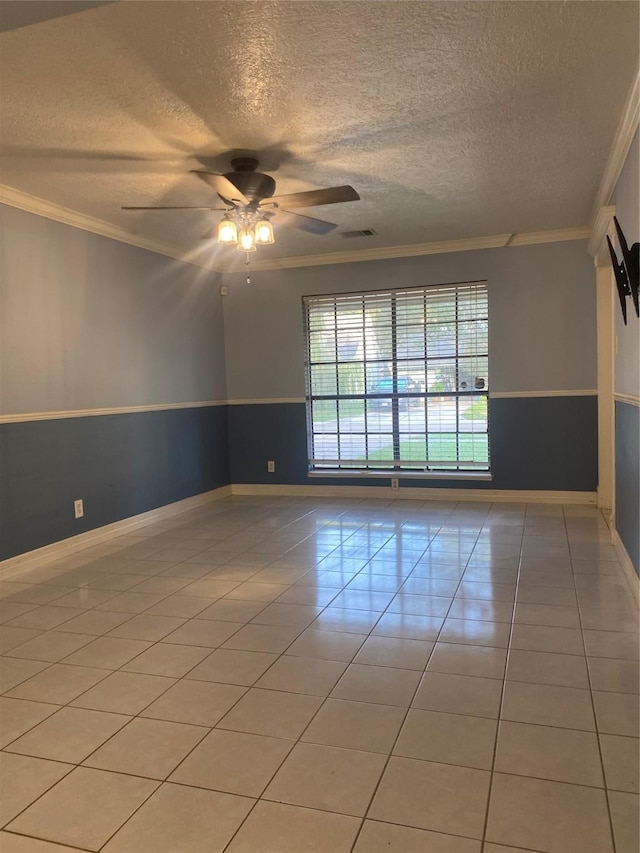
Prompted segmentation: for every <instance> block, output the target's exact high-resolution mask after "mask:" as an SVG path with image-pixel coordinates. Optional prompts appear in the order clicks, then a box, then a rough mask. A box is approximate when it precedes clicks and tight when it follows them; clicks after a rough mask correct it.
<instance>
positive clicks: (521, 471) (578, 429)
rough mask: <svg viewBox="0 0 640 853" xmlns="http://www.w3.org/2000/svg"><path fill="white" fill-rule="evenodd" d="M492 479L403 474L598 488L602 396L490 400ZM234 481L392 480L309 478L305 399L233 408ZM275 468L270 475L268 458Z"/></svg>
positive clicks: (468, 484)
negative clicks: (599, 401) (299, 401)
mask: <svg viewBox="0 0 640 853" xmlns="http://www.w3.org/2000/svg"><path fill="white" fill-rule="evenodd" d="M489 429H490V440H491V457H492V465H491V468H492V473H493V479H492V480H491V481H490V482H487V481H477V480H475V481H474V480H469V481H465V480H457V479H456V480H455V481H444V480H437V479H429V478H424V479H411V480H408V479H405V480H403V481H402V482H401V488H411V487H412V486H413V487H416V486H421V487H428V488H438V487H442V488H447V487H453V488H478V489H538V490H558V491H589V492H592V491H595V490H596V487H597V476H598V410H597V398H596V397H594V396H585V397H573V396H566V397H520V398H513V397H510V398H498V399H491V400H490V401H489ZM229 453H230V463H231V480H232V482H233V483H253V484H256V483H272V484H296V485H308V484H310V483H311V484H316V485H318V484H321V483H326V484H330V485H338V484H340V483H345V484H348V485H368V486H388V485H389V481H388V479H386V478H385V479H375V478H368V479H364V478H362V479H358V478H354V477H349V478H336V477H331V478H330V479H329V478H326V479H323V478H318V477H315V476H314V477H313V478H312V479H309V477H308V476H307V473H308V462H307V459H308V454H307V432H306V414H305V405H304V404H303V403H271V404H253V405H252V404H246V405H233V406H229ZM270 459H272V460H274V461H275V463H276V470H275V473H273V474H269V473H267V465H266V460H270Z"/></svg>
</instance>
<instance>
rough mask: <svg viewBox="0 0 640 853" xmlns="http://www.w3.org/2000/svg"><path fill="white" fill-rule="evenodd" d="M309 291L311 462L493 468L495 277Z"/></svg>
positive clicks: (403, 468) (336, 468)
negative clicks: (491, 294)
mask: <svg viewBox="0 0 640 853" xmlns="http://www.w3.org/2000/svg"><path fill="white" fill-rule="evenodd" d="M303 301H304V314H305V333H306V346H307V361H306V378H307V397H306V399H307V425H308V441H309V467H310V471H312V472H324V473H329V472H332V471H333V472H340V471H341V472H351V473H353V472H357V471H369V472H379V473H380V472H387V473H391V474H394V473H396V474H398V473H400V474H402V473H407V474H408V473H411V472H414V473H415V472H422V473H423V475H427V476H428V475H429V474H431V475H432V476H437V475H438V474H439V473H440V474H442V473H443V472H470V471H482V472H487V471H488V470H489V439H488V429H487V398H488V388H489V380H488V296H487V286H486V283H485V282H471V283H466V284H450V285H442V286H437V287H419V288H418V287H416V288H407V289H402V290H385V291H380V292H377V293H349V294H339V295H334V296H309V297H305V298H304V300H303Z"/></svg>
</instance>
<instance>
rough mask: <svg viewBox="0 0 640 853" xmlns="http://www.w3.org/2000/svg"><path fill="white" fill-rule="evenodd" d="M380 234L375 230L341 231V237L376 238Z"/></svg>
mask: <svg viewBox="0 0 640 853" xmlns="http://www.w3.org/2000/svg"><path fill="white" fill-rule="evenodd" d="M377 233H378V232H377V231H374V230H373V228H363V229H362V230H361V231H341V232H340V236H341V237H375V236H376V234H377Z"/></svg>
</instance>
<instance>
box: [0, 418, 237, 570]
mask: <svg viewBox="0 0 640 853" xmlns="http://www.w3.org/2000/svg"><path fill="white" fill-rule="evenodd" d="M228 483H229V463H228V444H227V417H226V411H225V407H224V406H213V407H202V408H189V409H171V410H165V411H155V412H136V413H132V414H120V415H103V416H96V417H80V418H62V419H60V420H44V421H29V422H25V423H5V424H2V425H0V559H7V558H9V557H13V556H14V555H16V554H21V553H23V552H25V551H30V550H32V549H34V548H40V547H42V546H43V545H48V544H50V543H51V542H56V541H58V540H60V539H66V538H67V537H69V536H73V535H75V534H78V533H84V532H85V531H87V530H92V529H93V528H96V527H101V526H103V525H105V524H110V523H112V522H114V521H120V520H121V519H124V518H128V517H129V516H132V515H137V514H138V513H142V512H146V511H147V510H150V509H155V508H156V507H160V506H163V505H164V504H169V503H173V502H174V501H179V500H181V499H183V498H187V497H190V496H192V495H196V494H199V493H201V492H206V491H208V490H210V489H215V488H217V487H218V486H223V485H226V484H228ZM77 498H82V499H83V500H84V512H85V514H84V518H81V519H77V520H76V519H74V514H73V501H74V500H76V499H77Z"/></svg>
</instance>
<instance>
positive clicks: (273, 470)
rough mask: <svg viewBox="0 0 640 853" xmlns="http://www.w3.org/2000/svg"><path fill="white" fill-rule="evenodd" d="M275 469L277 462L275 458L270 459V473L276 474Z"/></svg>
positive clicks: (268, 464)
mask: <svg viewBox="0 0 640 853" xmlns="http://www.w3.org/2000/svg"><path fill="white" fill-rule="evenodd" d="M275 470H276V463H275V462H274V461H273V459H270V460H269V461H268V462H267V472H268V473H269V474H275Z"/></svg>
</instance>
